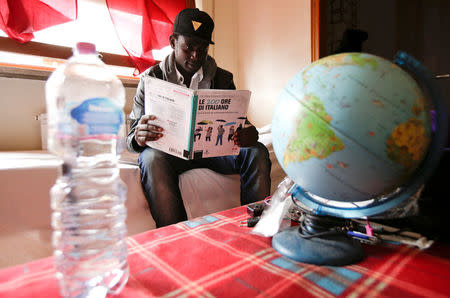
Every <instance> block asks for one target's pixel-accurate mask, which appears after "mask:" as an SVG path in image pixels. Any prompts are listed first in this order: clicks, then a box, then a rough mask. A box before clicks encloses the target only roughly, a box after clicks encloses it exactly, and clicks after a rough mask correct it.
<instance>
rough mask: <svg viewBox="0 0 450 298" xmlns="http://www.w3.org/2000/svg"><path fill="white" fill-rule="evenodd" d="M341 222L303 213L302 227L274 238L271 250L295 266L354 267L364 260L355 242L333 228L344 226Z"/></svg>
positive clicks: (336, 219)
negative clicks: (292, 261)
mask: <svg viewBox="0 0 450 298" xmlns="http://www.w3.org/2000/svg"><path fill="white" fill-rule="evenodd" d="M345 222H346V221H345V220H343V219H339V218H335V217H329V216H317V215H313V214H310V213H305V214H304V219H303V221H302V225H301V226H300V227H292V228H289V229H287V230H283V231H281V232H279V233H277V234H276V235H274V236H273V238H272V246H273V248H274V249H275V250H276V251H278V252H279V253H280V254H282V255H284V256H286V257H288V258H290V259H293V260H295V261H298V262H303V263H309V264H315V265H329V266H344V265H349V264H354V263H357V262H359V261H361V260H362V259H363V258H364V251H363V249H362V247H361V244H360V243H359V241H357V240H355V239H353V238H350V237H348V236H347V235H346V234H345V233H344V232H343V231H342V230H339V229H337V228H336V227H341V226H344V224H345Z"/></svg>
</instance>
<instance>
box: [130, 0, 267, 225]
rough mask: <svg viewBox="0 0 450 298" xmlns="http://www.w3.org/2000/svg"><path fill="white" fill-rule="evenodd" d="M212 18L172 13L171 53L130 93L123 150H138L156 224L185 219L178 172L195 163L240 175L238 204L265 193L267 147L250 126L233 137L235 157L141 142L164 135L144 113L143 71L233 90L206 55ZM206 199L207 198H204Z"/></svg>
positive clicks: (226, 76) (229, 78)
mask: <svg viewBox="0 0 450 298" xmlns="http://www.w3.org/2000/svg"><path fill="white" fill-rule="evenodd" d="M213 29H214V22H213V20H212V19H211V17H210V16H209V15H208V14H207V13H205V12H203V11H200V10H198V9H190V8H188V9H184V10H182V11H181V12H180V13H179V14H178V15H177V17H176V18H175V22H174V27H173V35H171V36H170V45H171V47H172V49H173V52H172V53H171V54H170V55H168V56H167V57H166V58H165V59H164V61H162V62H161V63H160V64H159V65H155V66H152V67H151V68H149V69H148V70H146V71H145V72H144V73H143V74H142V77H141V81H140V82H139V85H138V88H137V92H136V96H135V98H134V105H133V111H132V113H131V118H132V123H131V129H130V133H129V135H128V137H127V145H128V149H129V150H130V151H132V152H140V155H139V159H138V161H139V167H140V171H141V183H142V188H143V190H144V194H145V196H146V199H147V201H148V203H149V206H150V211H151V213H152V216H153V219H154V220H155V222H156V226H157V227H162V226H166V225H169V224H173V223H176V222H179V221H183V220H186V219H187V216H186V211H185V209H184V205H183V201H182V198H181V194H180V189H179V187H178V176H179V175H180V174H182V173H183V172H186V171H188V170H191V169H195V168H209V169H211V170H213V171H215V172H218V173H221V174H234V173H237V174H240V176H241V204H248V203H251V202H255V201H258V200H262V199H264V198H265V197H266V196H268V195H269V193H270V168H271V163H270V159H269V153H268V151H267V148H266V147H265V146H264V145H263V144H261V143H259V142H257V141H258V132H257V130H256V128H255V127H254V126H249V127H246V128H243V129H242V130H241V131H240V132H239V133H236V134H235V136H234V138H233V140H234V141H235V142H236V144H237V145H239V146H240V147H241V150H240V153H239V155H237V156H224V157H213V158H204V159H198V160H191V161H187V160H183V159H180V158H177V157H174V156H172V155H169V154H166V153H164V152H161V151H159V150H155V149H152V148H151V147H149V146H146V142H148V141H150V142H151V141H156V140H158V139H160V138H162V137H164V131H163V129H162V128H161V127H159V126H156V125H154V124H152V121H153V120H155V119H156V117H155V116H154V115H144V111H145V108H144V94H145V91H144V88H145V86H144V81H143V78H144V77H145V76H153V77H157V78H160V79H163V80H166V81H169V82H172V83H175V84H179V85H184V86H187V87H189V88H192V89H236V87H235V85H234V82H233V75H232V74H231V73H230V72H228V71H226V70H224V69H221V68H219V67H217V65H216V63H215V61H214V59H213V58H212V57H210V56H209V55H208V47H209V45H210V44H214V42H213V41H212V40H211V35H212V32H213ZM205 199H207V198H205Z"/></svg>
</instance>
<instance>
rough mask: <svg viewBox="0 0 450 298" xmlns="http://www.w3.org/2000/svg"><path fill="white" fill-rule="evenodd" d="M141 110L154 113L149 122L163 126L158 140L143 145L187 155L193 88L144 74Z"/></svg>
mask: <svg viewBox="0 0 450 298" xmlns="http://www.w3.org/2000/svg"><path fill="white" fill-rule="evenodd" d="M144 83H145V114H146V115H155V116H156V119H155V120H153V121H151V122H150V121H149V123H152V124H155V125H158V126H160V127H162V128H163V129H164V131H163V132H162V133H163V137H162V138H160V139H159V140H158V141H149V142H147V145H148V146H150V147H152V148H155V149H158V150H161V151H164V152H166V153H169V154H172V155H174V156H177V157H180V158H184V159H188V157H189V142H190V123H191V118H192V116H191V115H192V108H193V103H194V102H193V97H194V94H193V90H191V89H188V88H185V87H183V86H180V85H176V84H173V83H169V82H166V81H163V80H160V79H157V78H153V77H145V78H144Z"/></svg>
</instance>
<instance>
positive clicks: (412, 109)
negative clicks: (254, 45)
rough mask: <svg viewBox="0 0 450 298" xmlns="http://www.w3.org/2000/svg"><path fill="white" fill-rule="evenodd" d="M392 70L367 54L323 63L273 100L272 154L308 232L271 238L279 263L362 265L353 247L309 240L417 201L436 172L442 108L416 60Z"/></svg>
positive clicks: (401, 58) (334, 240) (401, 59)
mask: <svg viewBox="0 0 450 298" xmlns="http://www.w3.org/2000/svg"><path fill="white" fill-rule="evenodd" d="M395 62H396V64H394V63H393V62H391V61H388V60H386V59H384V58H381V57H378V56H375V55H371V54H366V53H342V54H337V55H332V56H328V57H325V58H322V59H320V60H318V61H316V62H314V63H312V64H310V65H308V66H307V67H305V68H304V69H302V70H301V71H300V72H299V73H298V74H297V75H295V76H294V78H293V79H292V80H291V81H290V82H289V83H288V84H287V86H286V87H285V88H284V89H283V91H282V92H281V94H280V96H279V99H278V101H277V104H276V106H275V110H274V115H273V119H272V135H273V148H274V151H275V155H276V157H277V159H278V161H279V163H280V164H281V166H282V168H283V170H284V171H285V172H286V174H287V175H288V176H289V178H291V179H292V180H293V181H294V182H295V185H294V187H293V188H292V189H291V193H292V196H293V197H294V198H295V200H294V201H298V202H299V203H301V204H299V205H300V206H302V208H303V209H304V211H306V215H305V216H306V217H307V218H306V222H307V223H308V224H309V226H307V227H306V229H305V228H304V227H301V228H300V233H299V232H298V230H299V229H298V228H291V229H290V230H288V231H283V232H281V233H278V234H276V235H275V236H274V237H273V239H272V245H273V247H274V248H275V249H276V250H277V251H279V252H280V253H282V254H283V255H285V256H288V257H290V258H293V259H295V260H297V261H303V262H307V263H313V264H329V265H344V264H348V263H353V262H356V261H358V260H360V259H361V258H362V256H363V253H362V249H361V247H360V246H359V243H358V245H356V244H355V243H354V241H352V240H351V239H350V240H349V239H343V238H342V237H338V236H336V235H330V236H327V237H314V235H312V234H315V235H319V234H329V233H328V232H327V231H326V230H325V229H326V228H327V227H325V225H323V223H324V222H325V220H323V218H325V217H329V219H326V221H328V222H329V223H331V225H333V224H335V223H336V221H334V218H355V217H367V216H372V215H375V214H382V213H383V212H387V211H388V210H392V209H393V208H394V207H396V206H397V207H398V206H400V203H404V202H405V201H408V199H409V198H411V197H413V196H416V197H417V194H418V193H420V189H421V187H422V186H423V185H424V183H425V181H426V179H427V178H428V177H429V176H430V175H431V173H432V171H433V170H434V168H435V167H436V165H437V164H438V162H439V158H440V156H441V154H442V151H443V147H444V146H445V142H446V136H447V133H446V128H447V123H446V122H447V116H446V113H445V111H446V108H445V103H444V101H443V100H442V98H441V96H440V94H439V92H438V91H436V88H435V87H434V85H433V83H432V80H430V78H431V75H430V74H429V72H428V71H427V70H426V69H425V68H424V67H423V66H422V65H421V64H420V63H419V62H418V61H417V60H415V59H414V58H412V57H410V56H409V55H407V54H406V53H404V52H400V53H399V54H397V56H396V57H395ZM399 65H402V66H403V67H404V68H401V67H400V66H399ZM416 79H417V80H416ZM420 79H423V81H420ZM418 82H420V83H421V84H420V85H419V83H418ZM424 91H426V92H424ZM433 113H434V114H433ZM436 114H437V116H436ZM432 115H434V117H432ZM436 127H438V129H436ZM324 227H325V229H324ZM302 229H303V230H306V232H307V233H306V234H308V235H306V234H304V233H303V232H302ZM308 231H309V232H308ZM311 231H312V234H311V233H310V232H311ZM324 231H325V232H324ZM305 235H306V236H305ZM310 239H311V240H310Z"/></svg>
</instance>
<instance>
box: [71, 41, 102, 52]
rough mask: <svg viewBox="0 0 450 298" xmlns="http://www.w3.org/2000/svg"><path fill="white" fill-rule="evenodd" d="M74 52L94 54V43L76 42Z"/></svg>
mask: <svg viewBox="0 0 450 298" xmlns="http://www.w3.org/2000/svg"><path fill="white" fill-rule="evenodd" d="M75 52H76V53H78V54H95V53H97V52H96V50H95V44H93V43H89V42H77V44H76V46H75Z"/></svg>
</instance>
